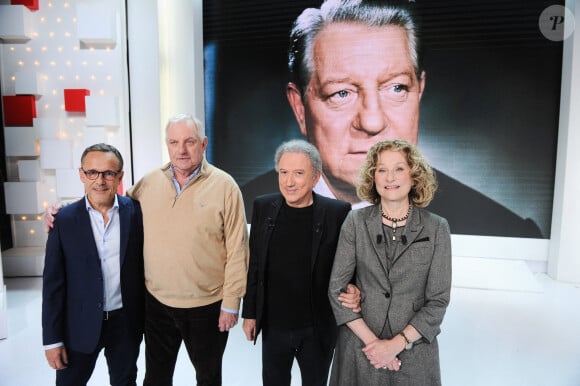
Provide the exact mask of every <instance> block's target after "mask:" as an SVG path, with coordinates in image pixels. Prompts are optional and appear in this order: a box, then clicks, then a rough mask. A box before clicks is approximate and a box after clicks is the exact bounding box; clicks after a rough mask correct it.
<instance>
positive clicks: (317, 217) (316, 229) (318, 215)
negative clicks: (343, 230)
mask: <svg viewBox="0 0 580 386" xmlns="http://www.w3.org/2000/svg"><path fill="white" fill-rule="evenodd" d="M313 195H314V204H313V205H314V210H313V215H312V232H313V233H312V253H311V255H310V256H311V257H310V270H311V271H312V270H314V264H316V259H317V257H318V249H319V248H320V241H321V240H322V230H323V229H324V219H325V212H326V209H325V208H323V207H322V206H321V205H318V204H317V199H316V193H313Z"/></svg>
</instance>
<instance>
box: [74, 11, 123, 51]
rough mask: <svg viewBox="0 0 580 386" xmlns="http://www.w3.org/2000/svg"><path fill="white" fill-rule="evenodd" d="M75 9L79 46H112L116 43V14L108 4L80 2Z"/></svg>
mask: <svg viewBox="0 0 580 386" xmlns="http://www.w3.org/2000/svg"><path fill="white" fill-rule="evenodd" d="M76 11H77V36H78V38H79V40H80V43H81V48H97V49H98V48H112V47H114V46H115V45H116V43H117V31H116V20H115V17H116V14H115V11H114V10H113V9H111V7H110V6H107V4H82V3H81V4H78V5H77V8H76Z"/></svg>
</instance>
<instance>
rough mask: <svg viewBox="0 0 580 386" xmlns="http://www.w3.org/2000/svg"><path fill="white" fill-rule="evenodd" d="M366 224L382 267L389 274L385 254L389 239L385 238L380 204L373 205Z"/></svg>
mask: <svg viewBox="0 0 580 386" xmlns="http://www.w3.org/2000/svg"><path fill="white" fill-rule="evenodd" d="M365 225H366V227H367V232H368V235H369V239H370V240H371V244H372V245H373V249H374V251H375V255H376V258H377V259H378V260H379V263H380V264H381V267H383V270H384V271H385V274H388V272H389V270H388V268H387V257H386V256H385V243H386V242H387V240H383V222H382V219H381V212H380V211H379V206H378V205H373V207H372V210H371V211H370V213H369V216H368V217H367V218H366V219H365Z"/></svg>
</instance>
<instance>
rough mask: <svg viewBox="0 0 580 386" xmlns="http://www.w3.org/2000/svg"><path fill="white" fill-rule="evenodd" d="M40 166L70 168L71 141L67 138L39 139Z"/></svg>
mask: <svg viewBox="0 0 580 386" xmlns="http://www.w3.org/2000/svg"><path fill="white" fill-rule="evenodd" d="M40 167H41V169H70V168H72V167H73V164H72V141H70V140H67V139H63V140H60V139H41V140H40Z"/></svg>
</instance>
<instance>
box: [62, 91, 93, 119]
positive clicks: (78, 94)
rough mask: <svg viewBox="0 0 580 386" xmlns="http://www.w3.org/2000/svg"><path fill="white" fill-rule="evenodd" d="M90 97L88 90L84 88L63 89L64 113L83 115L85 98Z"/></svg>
mask: <svg viewBox="0 0 580 386" xmlns="http://www.w3.org/2000/svg"><path fill="white" fill-rule="evenodd" d="M88 95H91V92H90V90H87V89H84V88H65V89H64V109H65V111H70V112H76V113H84V112H86V110H87V108H86V105H85V97H86V96H88Z"/></svg>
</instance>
